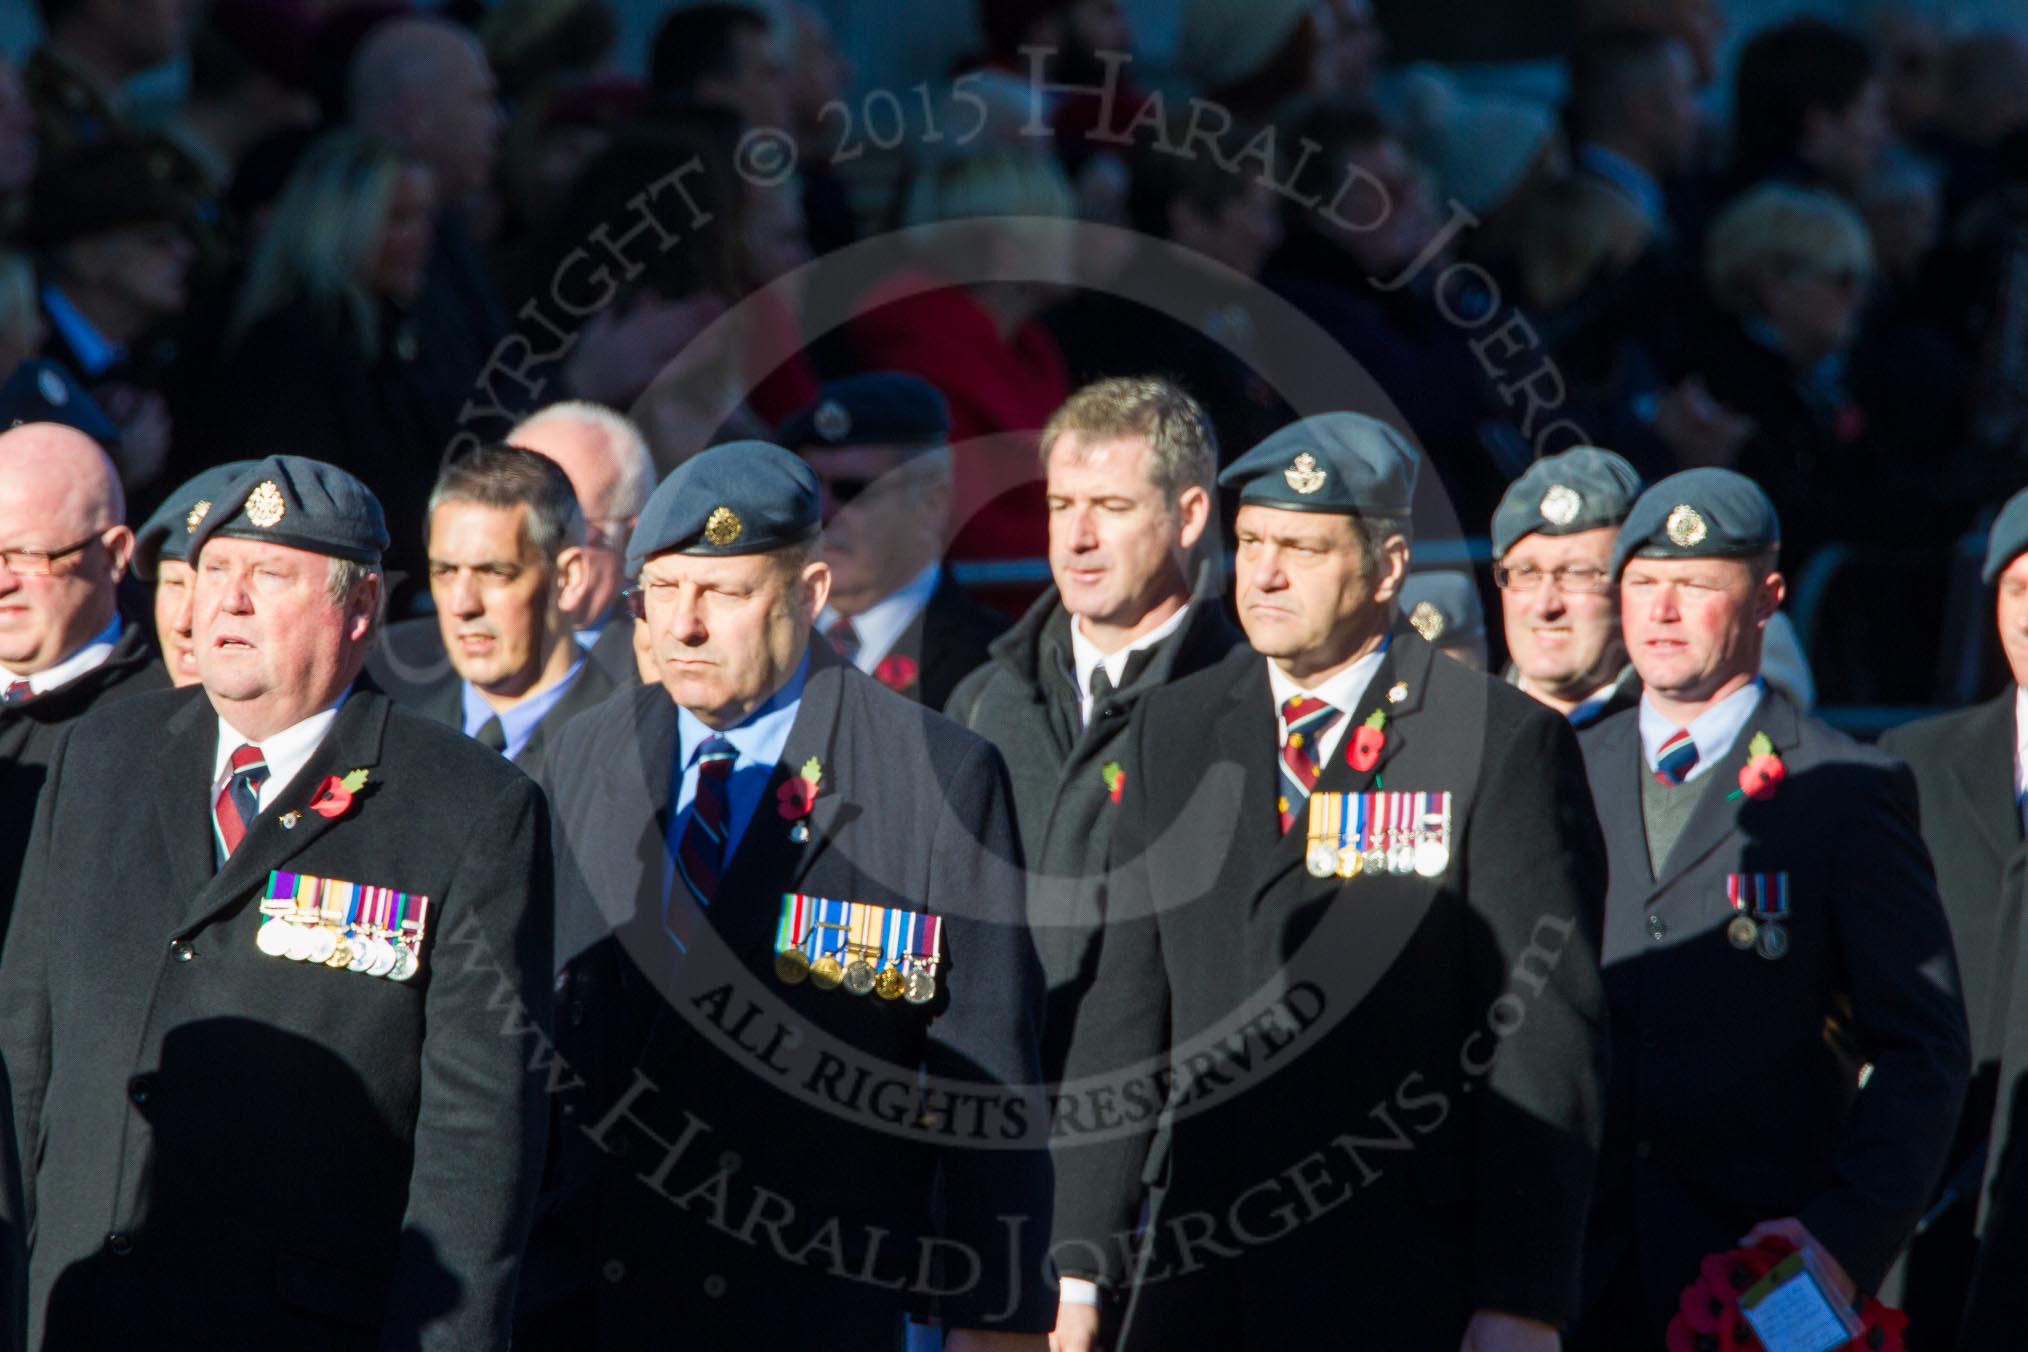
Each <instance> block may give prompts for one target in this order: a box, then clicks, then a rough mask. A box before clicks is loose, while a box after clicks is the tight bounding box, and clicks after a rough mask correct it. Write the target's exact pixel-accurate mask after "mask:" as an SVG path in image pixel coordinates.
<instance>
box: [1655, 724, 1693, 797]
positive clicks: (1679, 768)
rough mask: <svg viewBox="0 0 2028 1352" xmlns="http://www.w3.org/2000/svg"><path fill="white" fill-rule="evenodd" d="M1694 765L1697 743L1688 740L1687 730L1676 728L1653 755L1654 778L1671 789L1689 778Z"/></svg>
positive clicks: (1688, 731)
mask: <svg viewBox="0 0 2028 1352" xmlns="http://www.w3.org/2000/svg"><path fill="white" fill-rule="evenodd" d="M1696 765H1697V743H1695V742H1693V741H1691V740H1690V730H1689V729H1688V728H1678V729H1676V733H1675V735H1674V736H1673V737H1671V738H1670V739H1669V740H1668V741H1666V742H1664V743H1662V749H1661V750H1660V751H1659V752H1657V753H1656V755H1655V778H1656V779H1658V780H1660V781H1661V782H1662V783H1664V784H1667V785H1668V786H1669V787H1670V788H1672V789H1673V788H1675V787H1676V786H1677V785H1678V784H1681V783H1682V782H1683V781H1684V780H1686V779H1688V778H1689V777H1690V771H1691V770H1692V769H1694V768H1695V767H1696Z"/></svg>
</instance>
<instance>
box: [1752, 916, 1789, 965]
mask: <svg viewBox="0 0 2028 1352" xmlns="http://www.w3.org/2000/svg"><path fill="white" fill-rule="evenodd" d="M1754 947H1755V948H1757V949H1759V950H1760V955H1761V956H1762V957H1763V958H1766V959H1767V960H1768V961H1769V962H1773V961H1774V960H1775V959H1777V958H1782V957H1786V956H1787V955H1788V951H1789V932H1788V931H1787V930H1785V929H1783V928H1782V927H1781V926H1780V925H1777V924H1775V923H1774V922H1773V921H1769V922H1768V923H1767V924H1765V925H1762V926H1761V927H1760V940H1759V941H1758V942H1757V943H1756V944H1755V945H1754Z"/></svg>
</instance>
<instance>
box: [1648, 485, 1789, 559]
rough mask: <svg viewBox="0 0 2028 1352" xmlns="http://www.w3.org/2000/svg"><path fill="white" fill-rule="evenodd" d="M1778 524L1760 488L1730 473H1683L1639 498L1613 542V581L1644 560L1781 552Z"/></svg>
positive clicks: (1716, 557)
mask: <svg viewBox="0 0 2028 1352" xmlns="http://www.w3.org/2000/svg"><path fill="white" fill-rule="evenodd" d="M1781 542H1782V526H1781V520H1780V519H1779V518H1778V517H1777V516H1776V515H1775V509H1774V504H1773V503H1772V502H1769V501H1768V496H1767V494H1766V493H1763V492H1762V491H1761V487H1760V485H1759V484H1757V483H1755V482H1754V481H1753V480H1751V479H1749V478H1747V477H1746V476H1745V475H1744V474H1739V473H1736V472H1735V471H1733V470H1729V469H1717V468H1712V467H1706V468H1703V469H1686V470H1684V471H1683V472H1682V473H1680V474H1671V475H1670V476H1669V477H1668V478H1666V479H1664V480H1662V481H1661V482H1660V483H1658V484H1656V485H1655V486H1654V487H1653V488H1650V489H1649V490H1648V491H1647V492H1645V493H1643V494H1641V496H1640V500H1639V501H1637V502H1636V503H1634V510H1633V511H1631V512H1629V513H1628V514H1627V520H1626V524H1624V525H1622V526H1621V527H1620V533H1619V537H1618V538H1617V539H1615V540H1614V541H1613V576H1614V577H1618V576H1619V575H1620V570H1621V569H1623V568H1625V567H1626V566H1627V560H1628V559H1630V558H1633V557H1634V556H1635V555H1637V554H1638V555H1639V556H1640V557H1642V558H1644V559H1726V558H1750V557H1752V556H1753V555H1755V554H1765V553H1768V552H1769V551H1771V550H1774V549H1777V548H1779V547H1780V545H1781Z"/></svg>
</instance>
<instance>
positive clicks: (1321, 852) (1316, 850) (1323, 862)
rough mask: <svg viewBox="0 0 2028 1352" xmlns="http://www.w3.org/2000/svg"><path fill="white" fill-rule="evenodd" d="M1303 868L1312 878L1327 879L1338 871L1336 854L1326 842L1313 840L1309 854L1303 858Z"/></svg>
mask: <svg viewBox="0 0 2028 1352" xmlns="http://www.w3.org/2000/svg"><path fill="white" fill-rule="evenodd" d="M1303 866H1304V867H1305V868H1307V869H1309V871H1310V876H1311V877H1312V878H1328V877H1330V876H1331V875H1332V874H1333V873H1336V872H1337V871H1338V852H1337V851H1336V850H1334V849H1332V848H1331V845H1330V843H1329V842H1327V841H1322V840H1313V841H1311V842H1310V852H1309V853H1308V854H1306V855H1304V856H1303Z"/></svg>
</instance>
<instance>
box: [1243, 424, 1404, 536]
mask: <svg viewBox="0 0 2028 1352" xmlns="http://www.w3.org/2000/svg"><path fill="white" fill-rule="evenodd" d="M1421 459H1422V458H1421V456H1419V455H1418V454H1417V453H1416V450H1415V447H1413V446H1411V445H1409V444H1408V440H1407V438H1405V437H1403V436H1402V435H1401V433H1399V432H1397V431H1395V430H1394V428H1392V427H1390V426H1389V425H1388V424H1386V423H1384V422H1382V421H1380V420H1379V419H1378V418H1369V417H1367V416H1366V415H1365V414H1363V413H1319V414H1317V415H1316V416H1314V417H1309V418H1304V419H1301V420H1300V421H1297V422H1292V423H1290V424H1289V425H1288V426H1287V427H1284V428H1282V429H1281V430H1280V431H1278V432H1275V433H1274V434H1272V435H1271V436H1269V437H1268V438H1267V439H1266V440H1264V441H1262V442H1261V443H1260V444H1259V445H1258V446H1256V447H1254V448H1253V449H1252V450H1250V451H1248V452H1247V453H1246V454H1245V455H1242V456H1241V457H1240V458H1239V459H1237V460H1235V461H1233V462H1232V464H1230V465H1228V466H1227V467H1226V469H1225V472H1224V473H1223V474H1220V475H1219V476H1218V482H1219V483H1220V484H1221V485H1223V486H1224V487H1226V488H1237V489H1239V500H1240V502H1241V503H1242V504H1245V503H1254V504H1257V505H1259V506H1262V507H1286V508H1289V509H1291V510H1294V511H1298V512H1335V513H1337V514H1339V515H1341V516H1407V515H1408V507H1409V500H1410V499H1411V498H1413V497H1414V496H1415V476H1416V470H1417V468H1418V467H1419V465H1420V464H1421Z"/></svg>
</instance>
